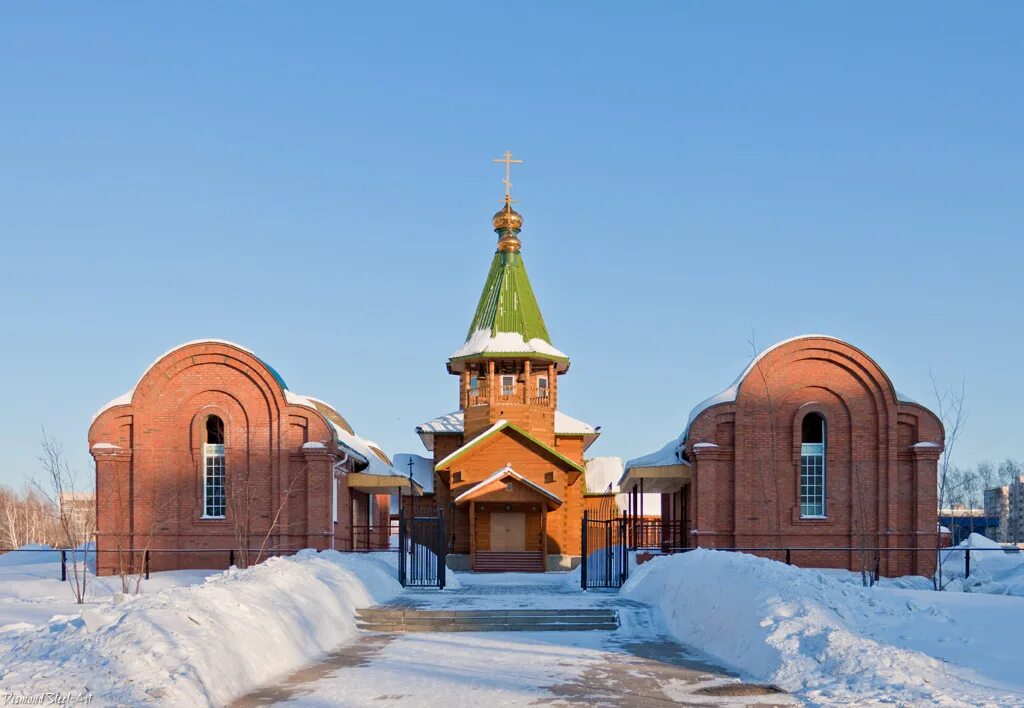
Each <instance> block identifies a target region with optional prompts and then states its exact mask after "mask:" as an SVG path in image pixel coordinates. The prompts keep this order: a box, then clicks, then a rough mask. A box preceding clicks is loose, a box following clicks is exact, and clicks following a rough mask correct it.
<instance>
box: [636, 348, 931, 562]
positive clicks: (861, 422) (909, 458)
mask: <svg viewBox="0 0 1024 708" xmlns="http://www.w3.org/2000/svg"><path fill="white" fill-rule="evenodd" d="M943 442H944V434H943V429H942V425H941V423H940V421H939V420H938V418H937V417H936V416H935V415H934V414H933V413H932V412H931V411H930V410H928V409H927V408H925V407H924V406H922V405H920V404H918V403H916V402H914V401H911V400H909V399H908V398H906V397H905V396H902V395H901V394H900V393H899V392H898V391H896V389H895V388H894V387H893V385H892V382H891V381H890V380H889V377H888V376H887V375H886V374H885V372H884V371H883V370H882V369H881V368H880V367H879V366H878V364H876V363H875V362H874V361H873V360H872V359H871V358H870V357H869V356H867V355H866V354H865V353H864V352H862V351H860V350H859V349H857V348H856V347H854V346H852V345H850V344H847V343H846V342H843V341H840V340H838V339H834V338H832V337H825V336H820V335H810V336H803V337H796V338H794V339H790V340H786V341H783V342H780V343H778V344H776V345H775V346H773V347H770V348H769V349H767V350H765V351H764V352H762V353H761V354H760V355H759V356H758V357H757V358H756V359H755V361H754V362H752V363H751V364H750V366H748V367H747V368H746V370H745V371H744V372H743V373H742V374H741V375H740V376H739V378H737V379H736V381H735V382H734V383H733V385H732V386H730V387H729V388H727V389H725V390H724V391H722V392H721V393H719V394H716V395H715V396H712V397H711V398H708V399H707V400H705V401H704V402H702V403H700V404H699V405H697V406H696V407H695V408H694V409H693V411H692V412H691V413H690V416H689V419H688V421H687V424H686V427H685V428H684V430H683V432H682V434H681V435H680V436H679V437H678V438H676V439H674V440H672V441H671V442H670V443H668V444H667V445H666V446H665V447H664V448H662V449H661V450H659V451H657V452H654V453H651V454H650V455H646V456H644V457H641V458H638V459H634V460H630V461H629V462H627V463H626V467H625V471H624V473H623V476H622V479H621V480H620V482H619V484H620V488H621V489H622V491H624V492H629V493H633V494H636V493H639V492H659V493H661V495H662V505H661V506H662V508H661V516H662V528H663V534H664V538H663V543H664V544H665V545H666V546H668V547H690V546H704V547H711V548H716V547H717V548H764V547H768V548H780V547H784V546H791V547H801V548H822V549H826V548H844V547H853V548H864V547H878V548H883V549H897V548H912V549H931V548H934V547H935V544H936V524H937V508H936V507H937V501H936V474H937V462H938V459H939V455H940V453H941V452H942V449H943ZM635 511H636V510H634V513H635ZM860 555H861V554H860V553H858V552H828V551H821V552H816V551H796V552H794V553H793V554H792V560H793V562H794V563H797V564H800V565H808V566H820V567H848V568H851V569H860V567H861V559H860ZM880 561H881V562H880V570H881V572H882V573H883V574H886V575H903V574H910V573H918V574H926V575H927V574H930V573H931V572H932V569H933V568H934V563H935V558H934V553H928V552H924V551H921V552H916V553H915V552H908V551H896V550H893V551H887V552H883V553H882V554H881V559H880ZM872 562H873V559H872Z"/></svg>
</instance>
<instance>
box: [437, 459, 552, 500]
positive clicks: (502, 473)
mask: <svg viewBox="0 0 1024 708" xmlns="http://www.w3.org/2000/svg"><path fill="white" fill-rule="evenodd" d="M509 477H511V478H513V479H515V480H516V481H517V482H519V483H520V484H522V485H523V486H524V487H526V489H527V490H529V491H530V492H533V493H535V494H537V495H538V496H540V497H541V498H542V499H544V501H545V502H546V503H547V505H548V507H549V508H552V509H557V508H558V507H560V506H561V505H562V499H561V497H559V496H557V495H556V494H553V493H551V492H549V491H548V490H546V489H544V487H542V486H540V485H539V484H537V483H535V482H531V481H530V480H528V479H527V478H526V477H524V476H522V475H521V474H519V473H518V472H516V471H515V470H514V469H512V466H511V465H505V466H504V467H502V468H501V469H500V470H498V471H497V472H495V473H494V474H492V475H491V476H489V477H488V478H487V479H485V480H483V481H481V482H479V483H478V484H475V485H473V486H472V487H470V488H469V489H467V490H466V491H465V492H463V493H462V494H460V495H459V496H457V497H455V503H456V504H457V505H459V504H465V503H467V502H470V501H473V500H474V499H482V498H486V497H487V496H488V495H489V494H493V493H496V492H501V491H502V487H501V486H500V485H501V483H502V482H504V481H505V480H506V479H508V478H509Z"/></svg>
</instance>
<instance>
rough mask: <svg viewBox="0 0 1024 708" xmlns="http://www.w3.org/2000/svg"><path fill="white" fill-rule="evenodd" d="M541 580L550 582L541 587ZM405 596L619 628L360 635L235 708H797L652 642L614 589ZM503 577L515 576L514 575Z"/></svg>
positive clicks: (655, 638) (412, 601) (634, 609)
mask: <svg viewBox="0 0 1024 708" xmlns="http://www.w3.org/2000/svg"><path fill="white" fill-rule="evenodd" d="M541 578H544V579H546V580H544V581H542V580H541ZM541 578H538V577H537V576H533V577H532V578H531V579H530V580H531V584H530V585H528V586H526V587H524V586H523V585H521V584H515V585H507V584H498V583H497V582H496V580H498V579H497V578H495V577H494V576H488V577H486V578H485V582H484V583H483V584H479V583H475V582H474V580H476V579H474V578H473V577H472V576H460V579H462V580H463V583H464V586H463V587H462V588H461V589H459V590H453V591H445V592H443V593H437V592H434V593H430V592H407V593H404V594H403V595H401V596H399V597H398V598H396V599H395V601H394V602H393V603H389V606H395V607H417V608H432V609H487V608H495V607H520V608H522V607H534V608H544V607H559V608H566V607H614V608H615V609H616V610H617V611H618V613H619V618H620V622H621V627H620V628H619V629H618V630H616V631H590V632H459V633H435V632H423V633H412V634H397V635H396V634H376V633H362V634H361V635H360V638H359V639H358V640H357V641H356V642H354V643H353V644H350V645H347V646H345V647H343V648H341V649H339V650H338V651H337V652H335V653H333V654H331V655H329V656H328V657H326V658H325V659H324V660H323V661H321V662H319V663H317V664H314V665H312V666H309V667H307V668H305V669H303V670H301V671H299V672H297V673H295V674H294V675H292V676H290V677H289V678H287V679H286V680H284V681H282V682H279V683H277V684H275V685H274V686H271V687H267V688H265V689H263V690H261V691H258V692H256V693H253V694H251V695H249V696H246V697H244V698H242V699H240V700H239V701H238V702H236V703H235V708H252V707H254V706H266V705H280V704H287V705H296V706H311V707H320V706H325V707H326V706H392V705H395V706H446V707H448V708H450V707H451V706H478V705H482V706H486V707H487V708H493V707H495V706H528V705H570V706H584V705H585V706H665V705H701V706H707V705H730V706H738V705H760V706H765V705H796V704H797V701H796V700H795V699H793V698H792V697H791V696H788V695H785V694H779V693H774V692H770V691H766V690H765V689H764V688H762V687H758V686H752V685H748V684H744V683H742V682H740V681H739V680H738V679H737V678H735V677H734V676H732V675H730V674H729V673H728V672H726V671H723V670H722V669H719V668H716V667H714V666H713V665H711V664H709V663H707V662H705V661H702V660H701V657H700V656H699V655H697V654H696V652H693V651H691V650H688V649H686V648H684V647H682V646H680V645H678V644H676V643H674V642H672V641H669V640H667V639H666V638H664V637H662V636H660V635H659V634H658V632H657V630H656V628H655V627H654V626H653V624H652V621H651V615H650V612H649V608H647V607H646V606H645V605H642V604H640V603H636V602H632V601H629V600H625V599H623V598H620V597H619V596H618V595H617V594H615V593H594V592H590V593H581V592H579V591H574V590H570V589H568V588H566V587H564V586H560V584H559V583H560V582H561V578H559V576H551V575H547V576H541ZM511 580H516V579H515V578H512V579H511Z"/></svg>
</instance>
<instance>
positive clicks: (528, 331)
mask: <svg viewBox="0 0 1024 708" xmlns="http://www.w3.org/2000/svg"><path fill="white" fill-rule="evenodd" d="M482 329H488V330H490V332H491V336H494V335H496V334H498V333H499V332H515V333H517V334H520V335H522V337H523V339H524V340H525V341H527V342H529V341H530V340H531V339H540V340H543V341H545V342H547V343H548V344H551V338H550V337H549V336H548V329H547V327H546V326H545V325H544V316H543V315H541V313H540V306H539V305H537V298H536V296H535V295H534V294H533V287H532V286H531V285H530V278H529V276H528V275H527V274H526V264H525V263H523V256H522V254H521V253H516V252H513V251H497V252H496V253H495V254H494V260H492V261H491V269H490V270H489V271H488V272H487V280H486V281H485V282H484V291H483V293H482V294H481V295H480V302H479V303H478V304H477V306H476V313H475V314H474V315H473V322H472V324H470V325H469V332H468V333H467V334H466V341H467V342H468V341H469V340H470V338H471V337H472V336H473V334H474V333H476V332H479V331H480V330H482Z"/></svg>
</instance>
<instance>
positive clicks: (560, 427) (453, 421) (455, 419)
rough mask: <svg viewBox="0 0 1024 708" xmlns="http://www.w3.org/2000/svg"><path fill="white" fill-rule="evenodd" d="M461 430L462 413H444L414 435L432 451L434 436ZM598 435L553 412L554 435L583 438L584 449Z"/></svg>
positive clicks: (417, 428) (581, 422)
mask: <svg viewBox="0 0 1024 708" xmlns="http://www.w3.org/2000/svg"><path fill="white" fill-rule="evenodd" d="M463 430H464V417H463V413H462V411H452V412H451V413H445V414H444V415H442V416H438V417H437V418H434V419H432V420H428V421H427V422H425V423H420V424H419V425H417V426H416V434H417V435H419V436H420V439H421V440H423V444H424V445H425V446H426V448H427V449H428V450H433V449H434V435H435V434H440V435H444V434H459V433H461V432H463ZM600 434H601V432H600V428H596V427H594V426H593V425H590V424H589V423H585V422H583V421H582V420H579V419H578V418H573V417H572V416H571V415H566V414H565V413H562V411H558V410H556V411H555V435H582V436H584V438H587V440H586V441H585V443H584V448H586V447H590V445H591V444H592V443H593V442H594V440H596V439H597V436H599V435H600Z"/></svg>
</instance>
